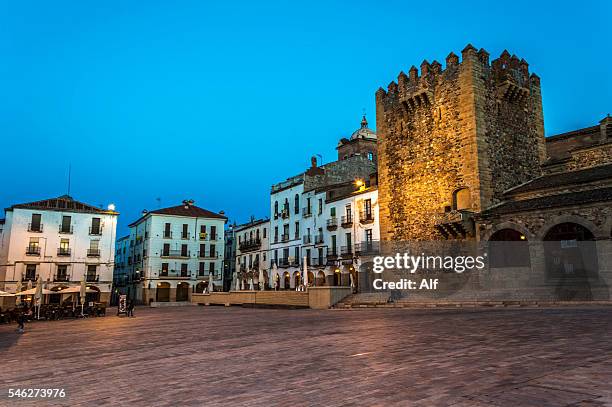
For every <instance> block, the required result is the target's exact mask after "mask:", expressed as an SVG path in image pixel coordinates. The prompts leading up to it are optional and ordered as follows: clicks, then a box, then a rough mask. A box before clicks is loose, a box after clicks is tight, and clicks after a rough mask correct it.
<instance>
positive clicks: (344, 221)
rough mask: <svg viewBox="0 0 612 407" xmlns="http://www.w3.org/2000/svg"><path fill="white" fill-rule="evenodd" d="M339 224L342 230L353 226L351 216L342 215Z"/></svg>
mask: <svg viewBox="0 0 612 407" xmlns="http://www.w3.org/2000/svg"><path fill="white" fill-rule="evenodd" d="M340 224H341V225H342V227H343V228H349V227H351V226H353V215H344V216H343V217H342V218H341V219H340Z"/></svg>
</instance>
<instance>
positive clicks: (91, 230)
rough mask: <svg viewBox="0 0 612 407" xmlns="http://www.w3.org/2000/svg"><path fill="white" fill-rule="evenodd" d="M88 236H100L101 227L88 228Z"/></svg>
mask: <svg viewBox="0 0 612 407" xmlns="http://www.w3.org/2000/svg"><path fill="white" fill-rule="evenodd" d="M89 234H90V235H91V236H101V235H102V226H90V227H89Z"/></svg>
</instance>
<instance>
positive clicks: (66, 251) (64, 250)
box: [57, 247, 72, 256]
mask: <svg viewBox="0 0 612 407" xmlns="http://www.w3.org/2000/svg"><path fill="white" fill-rule="evenodd" d="M71 252H72V251H71V250H70V247H59V248H58V249H57V255H58V256H70V254H71Z"/></svg>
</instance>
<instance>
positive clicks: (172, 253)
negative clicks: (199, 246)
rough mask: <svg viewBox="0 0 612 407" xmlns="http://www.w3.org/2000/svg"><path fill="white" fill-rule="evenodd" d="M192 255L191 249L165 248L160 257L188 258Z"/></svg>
mask: <svg viewBox="0 0 612 407" xmlns="http://www.w3.org/2000/svg"><path fill="white" fill-rule="evenodd" d="M190 256H191V254H190V251H189V250H163V251H162V252H161V255H160V257H180V258H187V257H190Z"/></svg>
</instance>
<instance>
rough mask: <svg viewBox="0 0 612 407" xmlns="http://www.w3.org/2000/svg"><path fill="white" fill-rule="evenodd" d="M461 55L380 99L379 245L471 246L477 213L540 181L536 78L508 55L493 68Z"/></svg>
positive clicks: (414, 75) (425, 66)
mask: <svg viewBox="0 0 612 407" xmlns="http://www.w3.org/2000/svg"><path fill="white" fill-rule="evenodd" d="M461 54H462V58H461V59H462V60H461V62H459V57H458V56H457V55H455V54H453V53H452V52H451V53H450V54H449V55H448V56H447V57H446V68H445V69H442V65H441V64H440V63H439V62H437V61H434V62H432V63H431V64H430V63H428V62H427V61H423V63H421V69H420V75H419V70H418V69H417V68H416V67H414V66H413V67H412V68H410V70H409V72H408V75H406V74H405V73H403V72H402V73H400V74H399V77H398V80H397V82H391V84H389V86H388V89H387V90H386V91H385V90H384V89H382V88H380V89H379V90H378V91H377V92H376V118H377V135H378V176H379V204H380V217H381V219H380V227H381V239H383V240H429V239H436V240H437V239H443V238H462V239H471V238H473V236H474V235H475V233H474V230H473V227H474V226H473V225H474V222H473V215H474V214H476V213H478V212H480V211H482V210H484V209H485V208H487V207H490V206H491V205H494V204H496V203H498V202H500V200H501V198H502V193H503V192H504V191H505V190H507V189H509V188H511V187H513V186H516V185H519V184H521V183H524V182H526V181H528V180H530V179H532V178H534V177H536V176H538V175H540V171H541V169H540V168H541V167H540V165H541V163H542V162H543V160H544V159H545V156H546V152H545V141H544V124H543V117H542V97H541V92H540V80H539V78H538V76H536V75H535V74H531V75H530V74H529V69H528V64H527V62H526V61H525V60H522V59H519V58H517V57H516V56H515V55H512V56H511V55H510V54H509V53H508V52H507V51H504V52H503V53H502V54H501V56H500V57H499V58H498V59H496V60H494V61H492V63H489V54H488V53H487V52H486V51H485V50H484V49H481V50H480V51H477V50H476V49H475V48H474V47H473V46H472V45H468V46H467V47H465V49H464V50H463V51H462V52H461ZM470 225H471V226H470ZM455 232H456V233H455Z"/></svg>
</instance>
